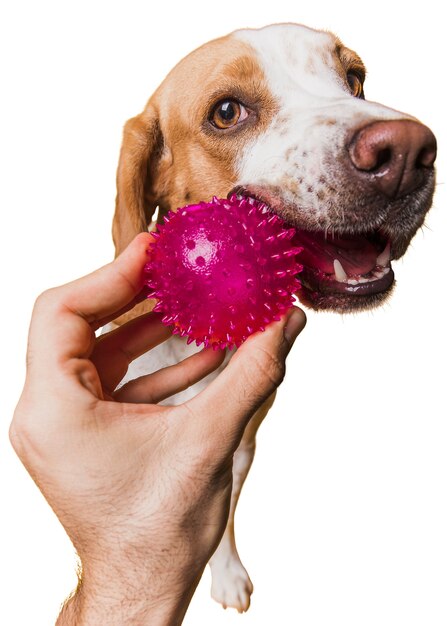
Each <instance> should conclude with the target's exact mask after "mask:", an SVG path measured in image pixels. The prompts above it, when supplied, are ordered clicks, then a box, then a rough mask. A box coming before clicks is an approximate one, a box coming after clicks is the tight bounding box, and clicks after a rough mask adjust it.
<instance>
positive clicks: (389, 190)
mask: <svg viewBox="0 0 447 626" xmlns="http://www.w3.org/2000/svg"><path fill="white" fill-rule="evenodd" d="M364 78H365V68H364V66H363V63H362V61H361V60H360V58H359V57H358V56H357V55H356V54H355V53H354V52H352V51H351V50H349V49H348V48H346V47H345V46H344V45H343V44H342V43H341V42H340V41H339V39H337V38H336V37H335V36H334V35H332V34H330V33H327V32H320V31H315V30H312V29H310V28H306V27H304V26H300V25H295V24H279V25H274V26H268V27H266V28H263V29H260V30H241V31H236V32H235V33H233V34H231V35H229V36H227V37H223V38H221V39H217V40H215V41H212V42H210V43H207V44H205V45H204V46H202V47H201V48H199V49H197V50H195V51H194V52H192V53H191V54H190V55H189V56H187V57H186V58H185V59H183V60H182V61H181V62H180V63H179V64H178V65H177V66H176V67H175V68H174V69H173V70H172V72H171V73H170V74H169V75H168V76H167V78H166V79H165V80H164V82H163V83H162V84H161V86H160V87H159V88H158V89H157V91H156V92H155V94H154V95H153V96H152V97H151V99H150V100H149V102H148V104H147V105H146V108H145V110H144V111H143V113H141V114H140V115H138V116H137V117H135V118H133V119H131V120H129V121H128V122H127V124H126V126H125V129H124V140H123V145H122V150H121V157H120V163H119V167H118V175H117V185H118V195H117V206H116V213H115V218H114V225H113V235H114V241H115V246H116V249H117V252H120V251H121V250H122V249H123V248H124V247H125V246H126V245H127V244H128V243H129V241H130V240H131V239H132V238H133V237H134V235H135V234H136V233H137V232H140V231H142V230H146V229H147V227H148V224H149V222H150V221H151V218H152V215H153V212H154V210H155V208H156V207H157V206H158V207H159V208H160V214H161V216H162V215H163V214H164V213H165V212H167V211H168V210H169V209H176V208H178V207H181V206H184V205H186V204H193V203H196V202H199V201H201V200H209V199H210V198H211V197H212V196H213V195H216V196H219V197H224V196H226V195H228V194H229V193H233V192H235V191H236V192H237V193H240V194H243V195H249V196H254V197H256V198H258V199H260V200H262V201H264V202H265V203H266V204H268V205H269V206H270V207H271V209H272V210H273V211H275V212H276V213H278V214H279V215H280V216H281V217H283V218H284V219H286V220H287V221H288V222H289V223H290V224H291V225H293V226H294V227H295V228H297V230H298V238H299V240H300V242H301V243H302V245H303V247H304V251H303V252H302V253H301V255H300V262H301V263H302V264H303V265H304V270H303V273H302V274H301V276H300V278H301V280H302V283H303V289H302V290H301V291H300V293H299V296H300V299H302V301H303V302H304V303H305V304H308V305H310V306H312V307H314V308H319V309H334V310H337V311H352V310H357V309H361V308H367V307H369V306H372V305H375V304H378V303H381V302H382V301H383V300H384V299H385V298H386V296H387V295H388V294H389V293H390V292H391V290H392V287H393V283H394V274H393V271H392V269H391V260H392V259H397V258H399V257H400V256H402V255H403V254H404V252H405V251H406V249H407V247H408V245H409V243H410V241H411V239H412V237H413V236H414V235H415V233H416V231H417V230H418V229H419V227H420V226H421V225H422V223H423V221H424V217H425V214H426V212H427V211H428V209H429V207H430V205H431V201H432V197H433V191H434V180H435V173H434V167H433V163H434V160H435V156H436V140H435V137H434V136H433V134H432V132H431V131H430V130H429V129H428V128H427V127H426V126H424V125H422V124H421V123H420V122H419V121H417V120H416V119H415V118H413V117H411V116H409V115H407V114H403V113H400V112H398V111H395V110H392V109H389V108H387V107H385V106H382V105H380V104H377V103H373V102H368V101H366V100H365V99H364V92H363V82H364Z"/></svg>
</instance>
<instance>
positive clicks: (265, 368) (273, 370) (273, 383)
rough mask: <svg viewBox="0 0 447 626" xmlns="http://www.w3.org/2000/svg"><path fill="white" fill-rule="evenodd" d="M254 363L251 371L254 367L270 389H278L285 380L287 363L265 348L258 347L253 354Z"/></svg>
mask: <svg viewBox="0 0 447 626" xmlns="http://www.w3.org/2000/svg"><path fill="white" fill-rule="evenodd" d="M252 358H253V363H252V364H251V365H250V370H251V369H252V368H253V367H254V368H255V370H256V372H258V373H259V374H260V376H261V377H262V378H263V379H264V381H265V382H266V383H267V385H268V386H269V388H275V387H278V385H280V384H281V382H282V381H283V379H284V376H285V373H286V365H285V362H284V361H283V360H282V359H280V358H279V357H278V356H277V355H276V354H273V353H272V352H269V351H268V350H266V349H265V348H262V347H258V348H257V351H256V352H254V353H253V357H252Z"/></svg>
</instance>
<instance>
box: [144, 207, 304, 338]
mask: <svg viewBox="0 0 447 626" xmlns="http://www.w3.org/2000/svg"><path fill="white" fill-rule="evenodd" d="M294 235H295V229H294V228H290V227H287V225H286V224H285V222H284V221H283V220H282V219H281V218H280V217H279V216H278V215H276V214H273V213H271V212H270V210H269V209H268V207H267V206H266V205H265V204H263V203H261V202H258V201H256V200H254V199H253V198H243V197H240V196H235V195H233V196H232V197H231V198H229V199H219V198H216V197H214V198H213V200H212V202H201V203H200V204H194V205H190V206H187V207H184V208H181V209H178V210H177V211H176V212H173V211H170V212H169V213H168V215H167V216H166V217H165V218H164V224H160V225H158V227H157V230H156V231H155V232H153V233H152V236H153V237H154V242H153V243H151V244H150V249H149V250H148V254H149V255H150V260H149V262H148V263H147V264H146V266H145V271H146V272H147V279H146V284H147V286H148V287H149V290H150V293H149V294H148V297H149V298H156V299H157V300H158V302H157V304H156V305H155V308H154V311H159V312H162V313H164V316H163V318H162V321H163V323H164V324H166V325H173V326H174V329H173V333H174V334H178V335H181V336H187V337H188V341H187V342H188V343H191V342H192V341H196V343H197V345H198V346H199V345H201V344H202V343H203V344H204V345H205V346H212V347H213V348H214V349H219V348H220V349H224V348H229V349H231V348H233V347H235V346H236V347H239V346H240V345H241V343H242V342H243V341H245V339H246V338H247V337H248V336H249V335H251V334H252V333H254V332H256V331H258V330H261V331H263V330H264V329H265V326H266V325H267V324H269V323H270V322H272V321H273V320H279V319H280V315H281V314H282V313H283V312H284V311H285V310H286V309H288V308H289V307H291V306H292V303H293V295H294V293H295V292H296V291H297V289H299V288H300V287H301V284H300V282H299V280H298V278H297V274H298V273H299V272H300V271H301V270H302V266H301V265H299V264H298V263H297V261H296V258H295V257H296V255H297V254H298V253H299V252H300V251H301V250H302V248H300V247H297V246H296V245H294V243H293V241H292V239H293V236H294Z"/></svg>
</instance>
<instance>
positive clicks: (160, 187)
mask: <svg viewBox="0 0 447 626" xmlns="http://www.w3.org/2000/svg"><path fill="white" fill-rule="evenodd" d="M364 78H365V68H364V65H363V63H362V61H361V60H360V58H359V57H358V56H357V54H355V53H354V52H353V51H351V50H349V49H348V48H346V47H345V46H344V45H343V44H342V43H341V42H340V40H339V39H338V38H337V37H335V36H334V35H332V34H331V33H328V32H321V31H316V30H313V29H310V28H307V27H305V26H301V25H296V24H277V25H273V26H267V27H265V28H262V29H259V30H251V29H250V30H239V31H236V32H234V33H232V34H230V35H228V36H226V37H222V38H220V39H217V40H215V41H211V42H209V43H207V44H205V45H204V46H202V47H201V48H199V49H197V50H195V51H194V52H192V53H191V54H190V55H188V56H187V57H186V58H184V59H183V60H182V61H180V63H179V64H178V65H177V66H176V67H175V68H174V69H173V70H172V71H171V72H170V74H169V75H168V76H167V78H166V79H165V80H164V81H163V83H162V84H161V86H160V87H159V88H158V89H157V91H156V92H155V93H154V95H153V96H152V97H151V98H150V100H149V102H148V103H147V105H146V107H145V109H144V111H143V112H142V113H141V114H140V115H138V116H136V117H134V118H133V119H131V120H129V121H128V122H127V124H126V126H125V129H124V139H123V145H122V149H121V156H120V162H119V167H118V174H117V187H118V195H117V203H116V213H115V217H114V222H113V237H114V242H115V246H116V252H117V253H120V252H121V251H122V250H123V248H125V246H127V244H128V243H129V242H130V241H131V240H132V239H133V237H134V236H135V235H136V234H137V233H138V232H140V231H143V230H147V229H148V227H150V223H151V220H152V217H153V214H154V212H155V210H156V208H157V207H158V208H159V219H161V218H162V217H163V215H164V214H166V213H167V211H169V210H170V209H176V208H178V207H181V206H184V205H187V204H192V203H196V202H199V201H200V200H209V199H210V198H211V197H212V196H213V195H216V196H219V197H225V196H226V195H228V194H229V193H231V192H234V191H236V192H237V193H240V194H244V195H249V196H254V197H256V198H259V199H261V200H263V201H264V202H266V203H267V204H268V205H269V206H270V207H271V209H272V210H273V211H275V212H276V213H278V214H279V215H280V216H281V217H283V218H285V219H286V220H287V221H288V222H289V223H290V224H291V225H293V226H295V227H296V228H297V229H298V231H299V233H300V237H301V239H302V243H303V245H304V247H305V251H304V252H303V253H302V254H301V256H300V262H302V263H303V264H304V271H303V274H302V275H301V279H302V282H303V289H302V290H301V292H300V293H299V294H298V295H299V297H300V299H301V300H302V302H303V303H304V304H306V305H308V306H311V307H313V308H316V309H331V310H334V311H339V312H343V311H355V310H359V309H366V308H369V307H371V306H374V305H377V304H380V303H382V302H383V301H384V300H385V299H386V298H387V297H388V295H389V294H390V292H391V290H392V289H393V283H394V274H393V271H392V269H391V259H397V258H399V257H400V256H402V255H403V254H404V252H405V251H406V249H407V247H408V245H409V243H410V241H411V239H412V238H413V236H414V234H415V233H416V231H417V230H418V229H419V227H420V226H421V225H422V223H423V221H424V217H425V214H426V212H427V210H428V209H429V207H430V204H431V201H432V196H433V191H434V181H435V173H434V167H433V163H434V160H435V156H436V140H435V137H434V136H433V134H432V132H431V131H430V130H429V129H428V128H427V127H426V126H424V125H422V124H421V123H420V122H419V121H417V120H416V119H415V118H413V117H411V116H409V115H407V114H404V113H400V112H398V111H395V110H392V109H389V108H387V107H385V106H382V105H381V104H377V103H374V102H367V101H366V100H365V99H364V93H363V82H364ZM147 306H148V304H142V305H140V306H139V307H137V309H136V310H135V309H134V311H133V312H132V315H133V316H135V315H137V314H140V313H141V312H143V310H147ZM121 321H122V320H118V322H117V323H120V322H121ZM195 350H197V348H194V347H193V346H192V345H191V346H186V344H185V342H184V341H183V340H181V339H179V338H177V337H173V338H172V339H170V340H169V341H167V342H166V343H164V344H163V345H161V346H159V347H158V348H155V349H154V350H152V351H151V352H150V354H148V355H145V356H143V357H141V358H140V359H138V360H137V361H136V362H134V363H133V364H132V367H131V369H130V370H129V372H128V374H127V376H126V379H125V380H129V379H132V378H136V377H137V376H139V375H142V374H147V373H148V372H150V371H153V370H156V369H158V368H159V367H165V366H166V365H170V364H172V363H174V362H178V361H179V360H181V359H183V358H185V357H186V356H188V355H189V354H191V353H192V352H193V351H195ZM216 374H217V373H214V374H212V375H210V376H208V377H207V378H205V379H204V380H203V381H202V382H201V383H199V384H197V385H194V386H193V387H191V388H189V389H188V390H187V391H185V392H182V393H181V394H177V396H174V397H172V398H170V399H169V401H167V402H166V403H167V404H173V403H178V402H181V401H183V400H185V399H186V398H188V397H191V396H193V395H195V394H196V393H197V392H198V390H199V389H200V388H202V387H203V386H204V385H206V384H208V382H209V380H210V378H212V377H213V376H215V375H216ZM272 401H273V398H271V399H270V401H269V402H267V403H266V404H265V405H264V406H263V407H262V408H261V409H260V410H259V411H258V412H257V414H256V415H255V416H254V417H253V419H252V420H251V423H250V424H249V426H248V428H247V431H246V433H245V435H244V438H243V440H242V443H241V445H240V447H239V449H238V451H237V452H236V455H235V458H234V484H233V495H232V505H231V513H230V519H229V522H228V526H227V529H226V531H225V534H224V537H223V539H222V542H221V544H220V546H219V548H218V549H217V551H216V553H215V554H214V556H213V558H212V560H211V563H210V565H211V569H212V576H213V584H212V595H213V597H214V598H215V599H216V600H217V601H219V602H221V603H222V604H223V606H225V607H226V606H232V607H235V608H237V609H238V610H239V611H244V610H246V609H247V608H248V606H249V603H250V594H251V592H252V584H251V582H250V579H249V577H248V574H247V572H246V570H245V568H244V567H243V565H242V563H241V561H240V559H239V556H238V553H237V550H236V545H235V541H234V532H233V529H234V511H235V507H236V504H237V500H238V497H239V494H240V491H241V488H242V485H243V482H244V480H245V478H246V476H247V473H248V470H249V468H250V465H251V463H252V460H253V455H254V450H255V434H256V430H257V428H258V426H259V424H260V423H261V421H262V419H263V418H264V417H265V415H266V414H267V411H268V409H269V408H270V406H271V404H272Z"/></svg>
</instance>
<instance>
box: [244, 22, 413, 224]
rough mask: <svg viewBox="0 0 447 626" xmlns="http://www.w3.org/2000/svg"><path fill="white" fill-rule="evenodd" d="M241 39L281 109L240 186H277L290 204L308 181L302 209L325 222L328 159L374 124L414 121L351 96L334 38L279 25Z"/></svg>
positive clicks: (256, 144)
mask: <svg viewBox="0 0 447 626" xmlns="http://www.w3.org/2000/svg"><path fill="white" fill-rule="evenodd" d="M234 36H235V37H236V38H237V39H239V40H241V41H244V42H246V43H248V44H249V45H250V46H252V47H253V50H254V51H255V53H256V56H257V58H258V60H259V63H260V65H261V67H262V69H263V72H264V74H265V76H266V78H267V81H268V84H269V88H270V90H271V93H272V94H274V96H275V98H276V100H277V101H278V102H279V103H280V110H279V111H278V114H277V115H276V116H275V117H274V118H273V119H272V121H271V123H270V125H269V127H268V128H267V129H266V130H265V131H264V132H263V133H262V135H260V136H258V137H256V138H255V139H254V140H253V141H251V142H250V143H249V144H248V145H247V146H246V147H245V148H244V150H243V153H242V155H241V159H240V162H239V166H238V176H239V179H238V183H237V184H238V185H241V186H247V185H249V186H253V185H266V186H268V187H271V186H272V185H273V186H275V185H277V186H280V187H281V191H282V197H283V199H284V200H285V201H286V202H290V203H296V189H295V188H294V187H293V181H297V180H298V179H302V183H301V187H300V194H299V197H300V202H301V203H302V204H303V205H304V206H305V207H306V211H308V212H311V213H313V214H315V216H316V217H317V218H319V217H321V218H323V220H324V219H325V217H326V216H325V209H326V205H325V203H322V202H320V201H319V200H318V195H317V193H318V191H319V190H320V191H324V188H325V187H327V186H328V185H329V184H330V180H329V179H328V167H327V164H325V157H326V156H327V155H329V154H336V153H337V152H338V151H339V150H340V149H341V148H342V147H343V142H344V141H345V138H346V132H347V131H348V130H349V129H350V128H356V127H360V126H361V125H363V124H366V123H368V121H373V120H382V119H383V120H392V119H402V118H403V117H405V118H406V119H413V118H411V116H409V115H406V114H405V115H403V114H402V113H401V112H399V111H394V110H393V109H390V108H388V107H385V106H383V105H381V104H377V103H374V102H365V101H364V100H358V99H357V98H353V97H352V96H351V95H350V94H349V93H347V91H346V84H345V83H344V82H343V80H342V78H341V76H339V74H338V73H337V72H336V68H335V62H334V59H333V57H332V49H333V46H334V36H333V35H332V34H330V33H326V32H316V31H315V30H312V29H310V28H306V27H304V26H301V27H299V28H298V29H297V26H296V25H294V24H290V25H287V24H278V25H273V26H269V27H268V28H264V29H262V30H259V31H258V30H241V31H237V32H236V33H235V34H234ZM328 120H336V123H335V124H331V125H329V124H326V123H325V122H327V121H328ZM334 175H336V173H334ZM291 185H292V186H291ZM309 189H311V190H312V191H308V190H309ZM328 226H330V224H328Z"/></svg>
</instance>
